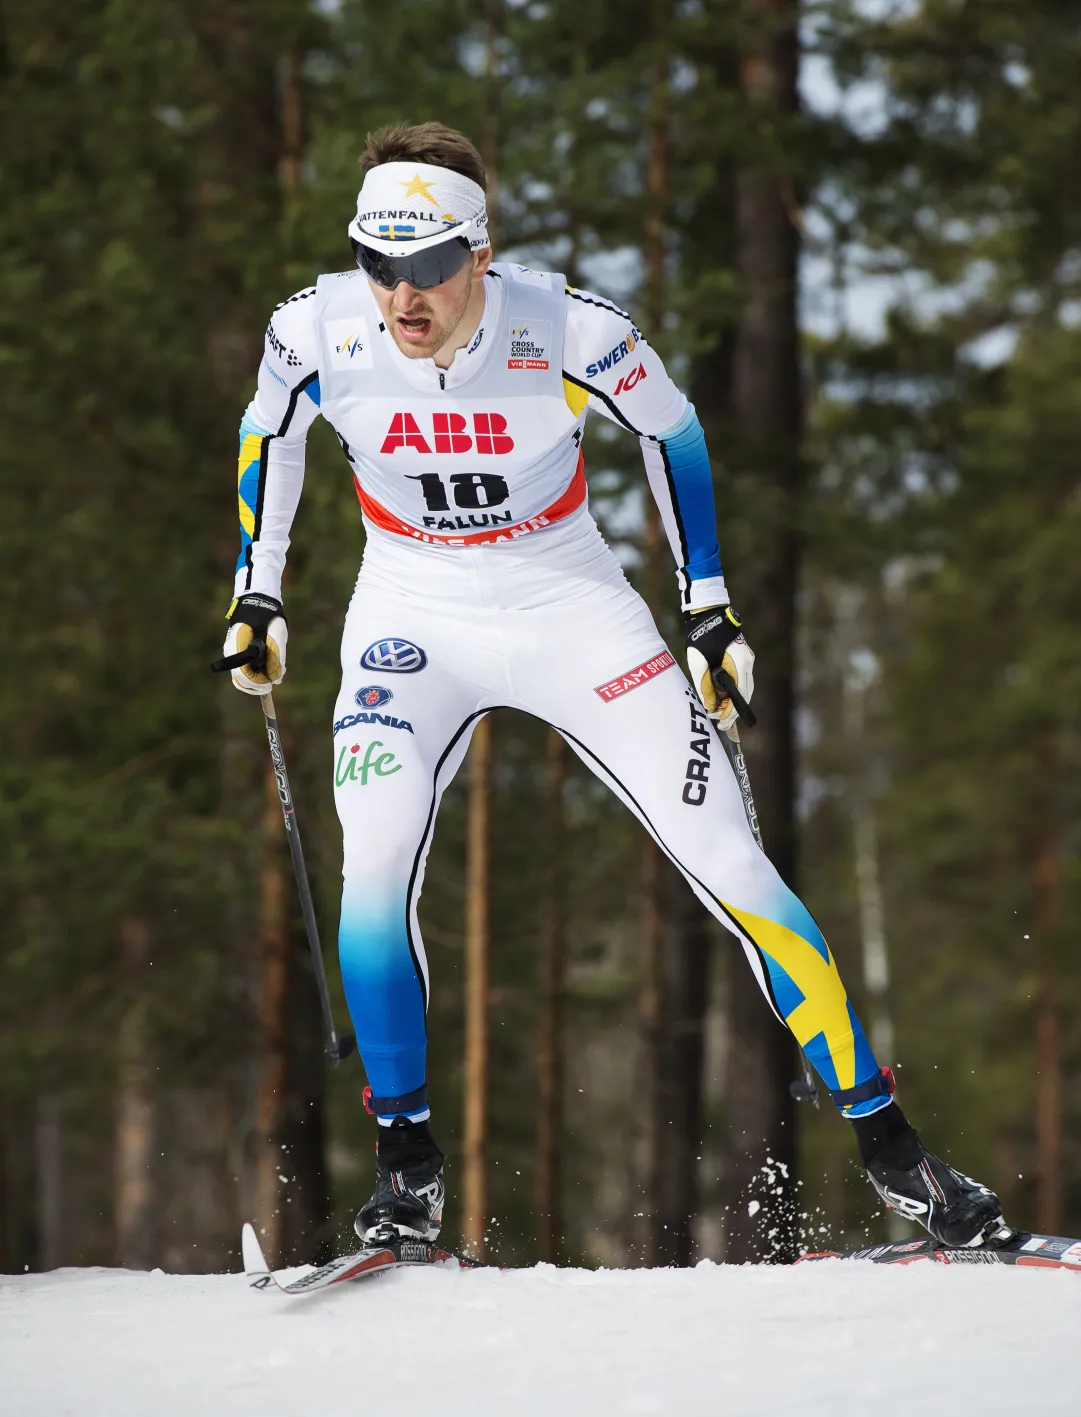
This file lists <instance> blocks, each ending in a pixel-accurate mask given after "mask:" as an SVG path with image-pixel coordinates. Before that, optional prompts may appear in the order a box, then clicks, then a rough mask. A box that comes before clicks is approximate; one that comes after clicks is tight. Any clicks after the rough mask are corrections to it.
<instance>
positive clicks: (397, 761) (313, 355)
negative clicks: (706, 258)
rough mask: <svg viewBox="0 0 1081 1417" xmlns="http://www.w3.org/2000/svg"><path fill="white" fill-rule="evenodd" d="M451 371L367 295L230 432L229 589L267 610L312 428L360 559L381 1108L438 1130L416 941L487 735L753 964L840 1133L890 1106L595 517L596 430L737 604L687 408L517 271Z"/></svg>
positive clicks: (718, 751)
mask: <svg viewBox="0 0 1081 1417" xmlns="http://www.w3.org/2000/svg"><path fill="white" fill-rule="evenodd" d="M485 286H486V296H487V303H486V308H485V314H484V318H483V321H482V323H481V325H480V327H479V329H478V331H477V333H476V335H475V336H474V338H473V340H472V341H471V343H470V345H469V347H468V349H463V350H460V351H459V352H458V354H457V356H456V358H455V360H454V362H453V364H452V365H451V367H450V369H448V370H446V371H440V370H438V369H436V367H435V365H434V363H433V362H432V361H431V360H410V359H407V358H406V357H405V356H404V355H402V354H401V353H400V351H399V350H398V349H397V347H396V345H395V344H394V341H393V339H392V337H391V335H390V334H389V332H387V331H386V330H384V329H383V326H382V324H381V323H380V318H379V313H378V307H377V306H376V304H375V302H374V300H373V299H372V296H371V293H370V291H369V288H368V284H367V280H366V279H365V278H364V277H363V276H362V275H361V274H360V273H359V272H352V271H351V272H349V273H347V274H344V275H332V276H324V277H322V278H321V279H320V281H319V283H318V284H317V286H315V287H314V288H313V289H310V290H306V291H302V292H301V293H300V294H298V295H295V296H293V297H292V299H291V300H288V301H286V302H285V303H284V304H283V305H281V306H279V307H278V309H277V310H276V311H275V313H274V316H273V319H272V321H271V324H270V326H269V328H268V330H267V341H266V351H265V356H264V359H263V363H262V365H261V366H260V373H259V387H258V391H257V393H256V396H255V399H254V400H253V402H252V404H251V405H250V406H249V408H248V411H247V414H246V416H245V420H244V423H243V425H242V427H241V457H240V476H239V491H240V517H241V527H242V532H241V540H242V550H241V557H240V560H239V562H238V565H237V579H236V590H237V593H238V594H243V593H244V592H245V591H248V590H251V591H258V592H262V593H265V594H269V595H273V596H280V593H281V572H282V567H283V565H284V559H285V552H286V549H287V547H288V532H289V527H290V524H291V521H292V517H293V514H294V512H295V510H296V506H297V503H298V500H299V496H300V490H301V484H302V480H303V457H304V438H305V434H306V431H307V428H308V426H309V425H310V424H311V422H312V421H313V419H314V418H315V416H316V414H317V413H319V412H321V413H322V415H323V416H324V417H325V418H326V419H328V421H329V422H330V423H331V424H332V426H333V427H334V429H335V432H336V433H337V435H338V438H339V441H340V442H341V444H342V447H343V450H344V452H345V455H346V457H347V458H348V460H349V463H350V466H351V468H352V471H353V474H354V479H355V483H356V488H357V494H358V497H359V499H360V503H361V508H362V511H363V515H364V520H365V527H366V532H367V542H366V548H365V552H364V558H363V564H362V566H361V569H360V574H359V576H358V578H357V584H356V590H355V593H354V595H353V599H352V602H351V604H350V606H349V611H348V614H347V617H346V622H345V631H344V635H343V638H342V684H341V690H340V693H339V695H338V699H337V702H336V704H335V708H334V721H333V771H334V783H335V801H336V804H337V809H338V814H339V817H340V819H341V823H342V830H343V836H344V890H343V895H342V913H341V924H340V932H339V952H340V960H341V969H342V976H343V979H344V983H345V992H346V998H347V1001H348V1005H349V1010H350V1013H351V1015H352V1020H353V1024H354V1027H355V1030H356V1035H357V1042H358V1045H359V1048H360V1052H361V1056H362V1058H363V1061H364V1066H365V1069H366V1071H367V1074H368V1080H369V1084H370V1087H371V1092H372V1106H373V1110H374V1111H376V1112H377V1113H379V1114H380V1115H381V1116H382V1117H384V1118H386V1117H390V1116H393V1115H395V1114H398V1113H404V1114H405V1115H409V1116H413V1117H423V1116H426V1115H427V1097H426V1075H425V1055H426V1032H425V1012H426V1007H427V1000H428V994H429V977H428V966H427V961H426V958H425V953H424V946H423V943H422V940H421V934H420V927H419V924H418V919H417V903H418V900H419V897H420V892H421V888H422V885H423V880H424V866H425V859H426V856H427V853H428V848H429V845H430V843H431V838H432V833H433V830H434V827H435V820H436V815H437V812H438V809H439V801H440V797H441V795H442V793H443V791H444V789H445V788H446V786H447V784H448V783H449V782H450V781H451V779H452V778H453V776H454V774H455V772H456V771H457V769H458V767H459V765H460V764H461V762H462V759H463V758H464V756H465V753H466V749H467V748H468V745H469V739H470V736H471V734H472V731H473V729H474V727H475V726H476V724H477V721H478V719H479V718H480V717H482V716H483V714H484V713H485V712H487V711H488V710H489V709H492V708H495V707H500V706H505V707H510V708H518V709H522V710H524V711H525V712H526V713H530V714H533V715H534V716H535V717H537V718H540V719H542V720H544V721H545V722H546V723H549V724H551V725H553V726H554V727H555V728H556V729H558V730H559V732H560V733H562V734H563V736H564V737H565V739H566V740H567V742H568V743H569V744H570V745H571V747H572V748H573V749H574V751H575V752H576V753H577V754H578V755H579V757H580V758H581V759H582V760H583V762H585V763H586V764H587V765H588V766H589V768H590V769H591V770H592V771H593V772H594V773H596V774H597V776H598V777H600V778H601V779H602V780H603V781H604V782H606V783H608V785H609V786H610V787H611V788H612V790H613V791H614V792H615V793H616V794H617V796H619V797H620V798H621V799H622V800H623V801H624V802H625V803H626V804H627V806H628V807H629V808H630V809H631V811H632V812H634V813H635V815H636V816H637V817H638V818H639V820H640V821H641V822H642V823H643V825H644V826H645V827H646V829H647V830H648V831H649V832H650V833H651V834H652V836H653V837H654V839H655V840H656V841H657V843H658V844H659V846H660V847H661V849H662V850H663V851H664V852H665V853H666V854H667V855H668V856H669V857H670V858H671V859H672V860H673V861H674V862H675V863H676V865H677V866H678V867H679V868H680V870H681V871H682V872H683V874H684V875H685V876H686V878H687V880H688V881H689V882H690V885H691V887H692V889H693V890H694V892H695V893H696V895H697V896H698V897H699V899H700V900H701V901H702V903H703V905H704V906H705V907H706V909H708V910H709V911H711V912H712V913H713V914H714V915H715V916H716V917H717V918H718V919H719V920H721V921H722V923H723V924H725V925H726V926H727V927H728V929H729V930H731V931H732V933H733V934H735V935H736V936H737V938H738V939H739V940H740V941H741V943H742V945H743V948H744V951H745V953H746V955H747V958H748V960H749V962H750V965H751V968H752V969H753V970H754V971H755V974H756V977H757V978H758V980H759V983H760V984H761V986H762V989H763V991H764V993H765V995H766V997H767V999H768V1001H769V1003H770V1005H771V1007H772V1008H773V1009H774V1011H775V1013H776V1014H777V1015H778V1017H779V1018H781V1019H782V1020H784V1022H786V1023H787V1024H788V1026H789V1027H790V1028H791V1030H792V1032H793V1033H794V1034H795V1036H796V1038H797V1039H798V1040H799V1042H800V1043H801V1044H802V1045H803V1047H804V1049H805V1050H806V1052H807V1054H808V1056H809V1057H810V1058H811V1060H812V1062H813V1063H814V1064H815V1066H816V1068H817V1069H818V1071H819V1073H820V1074H821V1075H822V1078H823V1080H824V1082H825V1084H826V1086H827V1087H828V1088H829V1089H830V1091H831V1092H832V1093H833V1095H834V1099H835V1101H836V1102H837V1103H838V1105H839V1106H840V1107H841V1109H842V1111H844V1112H845V1113H846V1114H847V1115H849V1116H853V1115H858V1114H862V1113H865V1112H870V1111H874V1110H876V1109H877V1108H878V1107H881V1106H884V1105H886V1104H887V1103H888V1101H889V1098H888V1095H886V1093H885V1089H884V1085H883V1084H881V1082H880V1079H879V1070H878V1066H877V1064H876V1062H875V1059H874V1057H873V1055H872V1053H871V1050H870V1047H869V1045H868V1043H867V1040H866V1038H865V1036H864V1033H863V1030H862V1028H861V1027H860V1024H859V1022H858V1020H857V1019H856V1017H855V1015H854V1013H853V1011H852V1008H851V1006H850V1004H849V1002H848V999H847V997H846V994H845V990H844V986H843V985H842V983H841V980H840V977H839V975H838V972H837V968H836V965H835V962H834V960H833V957H832V955H831V953H830V951H829V948H828V946H827V945H826V942H825V940H824V939H823V938H822V935H821V933H820V932H819V930H818V928H817V926H816V925H815V923H814V921H813V920H812V919H811V916H810V915H809V913H808V912H807V910H806V909H805V907H804V906H803V905H802V904H801V903H800V901H799V900H798V899H797V898H796V896H795V895H793V893H792V892H791V891H790V890H789V889H788V887H787V886H786V885H785V884H784V883H783V882H782V881H781V879H780V878H779V876H778V875H777V873H776V871H775V870H774V868H773V866H772V865H771V864H770V862H769V860H768V859H767V858H766V856H765V855H764V854H763V853H762V852H761V851H760V850H759V848H758V846H757V845H756V843H755V841H754V838H753V837H752V835H751V832H750V830H749V828H748V826H747V821H746V817H745V815H744V810H743V805H742V800H741V797H740V793H739V790H738V787H737V784H736V781H735V778H734V776H733V774H732V772H731V769H730V767H729V765H728V762H727V760H726V757H725V754H724V749H723V747H722V745H721V743H720V741H719V738H718V735H717V730H716V729H715V727H714V725H713V724H712V723H711V722H710V721H709V719H708V718H707V717H706V714H705V711H704V709H703V708H702V705H701V704H700V702H699V700H698V698H697V696H696V695H695V693H694V692H693V690H692V689H691V688H690V686H689V684H688V682H687V680H686V679H685V677H684V676H683V674H682V672H681V671H680V669H679V667H678V666H677V665H676V664H675V662H674V660H673V659H672V656H671V655H670V654H669V652H668V650H667V648H666V647H665V645H664V643H663V641H662V640H661V637H660V635H659V633H658V631H657V629H656V627H655V625H654V623H653V620H652V617H651V615H650V614H649V611H648V610H647V608H646V606H645V604H644V602H643V601H642V599H641V598H640V597H639V596H638V595H637V594H636V592H635V591H634V590H632V588H631V587H630V585H629V584H628V582H627V580H626V579H625V577H624V575H623V572H622V570H621V569H620V566H619V564H618V562H617V561H616V559H615V557H614V556H613V555H612V553H611V551H610V550H609V549H608V547H607V546H606V545H605V543H604V541H603V539H602V537H601V535H600V533H599V531H598V530H597V527H596V524H595V523H594V521H593V519H592V517H591V516H590V515H589V511H588V507H587V500H586V484H585V475H584V460H583V453H582V436H583V430H584V424H585V418H586V412H587V409H588V408H589V407H593V408H595V409H597V410H598V411H599V412H601V413H602V414H604V415H606V416H608V417H610V418H612V419H613V420H614V421H616V422H617V423H620V424H622V425H624V426H626V427H627V428H629V429H631V430H632V431H634V432H636V433H637V434H638V435H639V437H640V439H641V442H642V447H643V453H644V457H645V462H646V471H647V475H648V479H649V483H650V488H651V491H652V493H653V495H654V497H655V498H656V500H657V503H658V505H659V508H660V511H661V516H662V520H663V522H664V526H665V529H666V532H667V534H668V537H669V541H670V543H671V545H672V549H673V552H674V555H675V558H676V563H677V567H678V571H677V576H678V582H679V588H680V597H681V603H682V605H683V607H684V609H701V608H704V607H706V606H708V605H715V604H718V603H725V602H727V600H728V595H727V592H726V590H725V586H724V580H723V576H722V573H721V567H720V560H719V553H718V550H717V540H716V526H715V513H714V506H713V492H712V481H711V477H710V471H709V463H708V459H707V458H706V453H705V445H704V440H703V438H702V434H701V428H700V426H699V424H698V422H697V419H696V418H695V416H694V410H693V408H691V407H690V405H689V404H688V403H687V401H686V399H685V398H684V397H683V395H682V394H681V393H680V392H679V390H678V389H677V388H676V387H675V385H674V384H673V383H672V382H671V380H670V379H669V378H668V375H667V373H666V372H665V369H664V366H663V364H662V363H661V361H660V359H659V358H658V356H657V355H656V353H655V352H654V351H653V350H652V349H651V348H650V347H649V345H648V344H647V343H646V341H645V340H644V339H643V337H642V335H641V334H640V333H639V331H638V330H636V329H635V328H634V326H633V325H632V323H631V321H630V319H629V317H628V316H626V315H625V314H624V313H623V312H622V311H620V310H618V309H617V308H616V307H615V306H613V305H610V304H609V303H608V302H606V301H603V300H600V299H598V298H597V297H595V296H591V295H587V294H585V293H583V292H580V291H573V290H569V289H568V288H567V287H566V286H565V284H564V281H563V278H562V277H561V276H553V275H548V274H542V273H538V272H532V271H527V270H525V269H523V268H522V267H518V266H511V265H497V266H493V267H492V269H491V272H490V273H489V275H488V276H487V277H486V278H485Z"/></svg>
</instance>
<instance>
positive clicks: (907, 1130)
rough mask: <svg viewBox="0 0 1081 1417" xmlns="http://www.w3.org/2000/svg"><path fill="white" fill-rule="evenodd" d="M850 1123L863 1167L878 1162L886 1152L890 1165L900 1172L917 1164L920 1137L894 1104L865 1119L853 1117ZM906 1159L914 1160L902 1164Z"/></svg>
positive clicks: (895, 1103) (881, 1108)
mask: <svg viewBox="0 0 1081 1417" xmlns="http://www.w3.org/2000/svg"><path fill="white" fill-rule="evenodd" d="M850 1120H851V1122H852V1127H853V1129H854V1131H855V1133H856V1145H857V1146H858V1147H859V1149H860V1160H861V1161H862V1162H863V1164H864V1166H869V1165H870V1164H871V1162H872V1161H877V1160H878V1159H879V1157H880V1156H882V1155H883V1154H884V1153H886V1151H887V1150H889V1154H890V1164H891V1165H894V1166H897V1165H900V1167H901V1169H902V1170H908V1169H909V1168H910V1167H912V1166H915V1165H917V1164H918V1163H919V1159H920V1140H919V1137H918V1136H917V1135H916V1132H915V1131H914V1129H913V1127H912V1123H911V1122H910V1121H909V1120H908V1118H907V1117H906V1116H905V1114H904V1113H903V1112H902V1111H901V1108H900V1106H899V1105H898V1104H897V1102H896V1101H894V1102H891V1103H890V1105H889V1106H888V1107H880V1108H879V1109H878V1111H877V1112H872V1113H871V1114H870V1116H868V1117H852V1118H851V1119H850ZM895 1147H896V1151H895V1150H894V1148H895ZM909 1156H912V1157H913V1158H914V1159H913V1160H911V1161H908V1160H904V1158H907V1157H909Z"/></svg>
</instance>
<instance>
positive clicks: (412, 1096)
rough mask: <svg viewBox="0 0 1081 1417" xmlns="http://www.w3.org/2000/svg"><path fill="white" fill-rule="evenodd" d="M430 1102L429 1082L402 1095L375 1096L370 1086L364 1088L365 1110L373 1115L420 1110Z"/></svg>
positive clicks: (385, 1115)
mask: <svg viewBox="0 0 1081 1417" xmlns="http://www.w3.org/2000/svg"><path fill="white" fill-rule="evenodd" d="M427 1102H428V1084H427V1083H426V1082H422V1083H421V1085H420V1086H419V1087H417V1088H414V1089H413V1091H412V1092H403V1093H402V1095H401V1097H373V1096H372V1090H371V1088H370V1087H366V1088H365V1089H364V1110H365V1112H369V1113H370V1114H371V1115H372V1116H373V1117H376V1116H379V1117H396V1116H397V1115H398V1114H399V1113H400V1112H419V1111H420V1109H421V1108H422V1107H424V1106H426V1105H427Z"/></svg>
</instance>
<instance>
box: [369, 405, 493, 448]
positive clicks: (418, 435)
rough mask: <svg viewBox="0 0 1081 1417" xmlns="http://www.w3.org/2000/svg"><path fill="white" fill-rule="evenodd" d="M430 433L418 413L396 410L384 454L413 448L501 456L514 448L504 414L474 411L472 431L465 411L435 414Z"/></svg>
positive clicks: (384, 443) (385, 438)
mask: <svg viewBox="0 0 1081 1417" xmlns="http://www.w3.org/2000/svg"><path fill="white" fill-rule="evenodd" d="M429 417H430V419H431V434H430V435H429V434H428V433H427V430H426V429H423V428H421V426H420V424H419V422H418V421H417V418H416V415H415V414H412V413H396V414H395V415H394V417H393V418H392V419H391V420H390V427H389V428H388V429H387V431H386V436H385V437H384V438H383V444H382V446H381V447H380V449H379V451H380V452H381V453H396V452H397V451H398V450H399V449H400V448H411V449H412V451H413V452H415V453H431V452H432V451H433V445H434V451H435V452H437V453H472V452H476V453H481V454H484V453H488V454H490V455H492V456H498V455H500V454H502V453H509V452H511V451H512V450H513V448H514V439H513V438H512V437H511V436H510V434H509V433H508V432H507V420H506V419H505V418H504V417H503V415H502V414H501V413H475V414H474V415H473V427H472V431H470V428H469V425H468V424H467V423H466V420H465V414H464V413H433V414H430V415H426V416H425V422H426V423H427V421H428V418H429Z"/></svg>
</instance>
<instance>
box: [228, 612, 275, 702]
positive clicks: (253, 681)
mask: <svg viewBox="0 0 1081 1417" xmlns="http://www.w3.org/2000/svg"><path fill="white" fill-rule="evenodd" d="M288 639H289V628H288V626H287V625H286V623H285V615H284V613H283V611H282V603H281V601H280V600H275V599H274V597H273V596H270V595H242V596H241V597H240V598H239V600H234V602H233V605H232V608H231V609H230V611H229V633H228V634H227V635H226V636H225V657H226V658H228V657H229V656H230V655H233V654H239V653H241V652H242V651H243V650H246V649H247V648H248V646H249V645H250V644H251V642H252V640H256V641H257V642H261V643H263V644H264V645H265V646H266V653H265V655H264V656H263V657H262V658H261V659H260V660H257V661H256V662H255V663H253V664H242V665H239V666H238V667H237V668H236V669H233V670H231V671H230V674H231V677H232V680H233V684H234V686H235V687H236V688H238V689H239V690H240V692H241V693H242V694H258V695H260V696H262V695H263V694H269V693H270V691H271V689H273V688H274V686H275V684H280V683H281V681H282V679H283V678H284V677H285V646H286V642H287V641H288ZM222 667H223V668H224V667H225V666H224V665H223V666H222Z"/></svg>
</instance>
